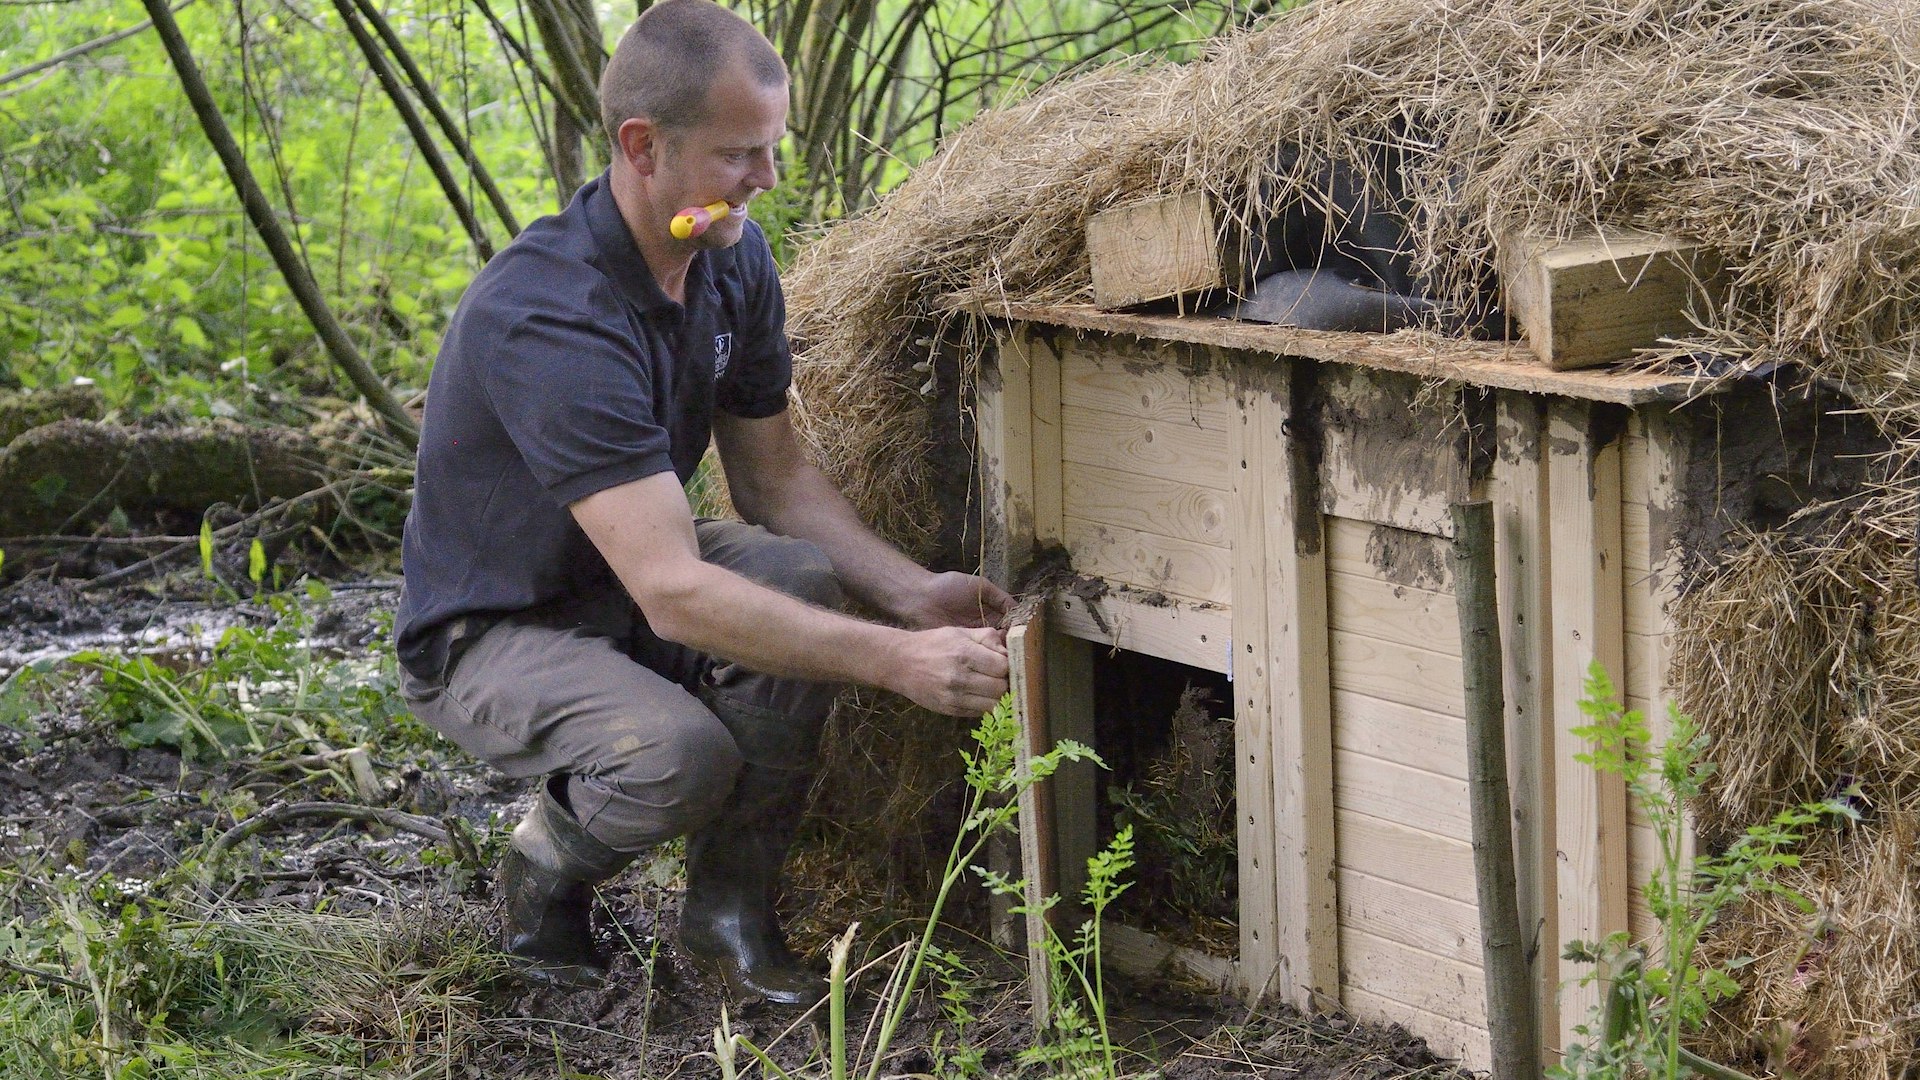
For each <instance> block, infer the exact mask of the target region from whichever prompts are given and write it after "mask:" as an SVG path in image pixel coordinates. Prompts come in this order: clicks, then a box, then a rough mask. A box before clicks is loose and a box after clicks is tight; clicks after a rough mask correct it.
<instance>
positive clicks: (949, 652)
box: [893, 626, 1008, 716]
mask: <svg viewBox="0 0 1920 1080" xmlns="http://www.w3.org/2000/svg"><path fill="white" fill-rule="evenodd" d="M899 663H900V667H899V671H898V677H897V678H896V679H895V681H894V684H893V689H894V690H896V691H898V692H900V693H902V694H904V695H906V696H907V697H909V698H911V699H912V700H913V702H914V704H916V705H919V706H921V707H922V708H926V709H931V710H933V711H934V712H937V713H944V714H946V715H948V716H979V715H980V714H981V713H984V712H986V711H987V710H988V709H991V708H993V707H994V706H995V705H997V704H999V702H1000V698H1001V696H1002V695H1004V694H1005V693H1006V692H1007V671H1008V669H1007V641H1006V635H1005V634H1004V633H1003V632H1001V631H999V630H994V629H989V628H986V627H957V626H945V627H938V628H935V629H932V630H920V631H917V632H915V633H911V634H908V635H907V636H906V646H905V648H904V649H903V650H902V653H901V655H900V657H899Z"/></svg>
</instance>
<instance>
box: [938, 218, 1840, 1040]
mask: <svg viewBox="0 0 1920 1080" xmlns="http://www.w3.org/2000/svg"><path fill="white" fill-rule="evenodd" d="M1096 258H1097V252H1096ZM1576 261H1579V260H1576ZM1593 261H1594V260H1593V259H1592V258H1588V259H1586V260H1584V262H1583V263H1582V266H1581V267H1578V268H1576V270H1579V271H1582V272H1585V271H1588V270H1590V269H1591V264H1592V262H1593ZM1095 268H1096V282H1098V280H1099V263H1098V262H1097V261H1096V264H1095ZM1553 272H1554V273H1558V272H1559V271H1558V270H1557V269H1556V270H1554V271H1553ZM1609 273H1613V271H1612V270H1611V269H1610V270H1609ZM1204 276H1205V275H1204V274H1203V275H1202V277H1203V278H1204ZM1187 277H1188V279H1190V278H1191V275H1187ZM1614 277H1615V278H1616V279H1617V281H1618V283H1619V284H1618V286H1617V287H1616V288H1614V289H1612V290H1605V289H1602V290H1599V292H1600V293H1601V294H1604V295H1602V297H1601V299H1600V300H1598V301H1594V303H1599V304H1602V305H1612V308H1613V309H1614V310H1617V311H1620V312H1626V313H1628V314H1629V315H1631V316H1633V317H1638V316H1637V312H1638V309H1640V308H1641V307H1643V306H1644V305H1641V304H1635V303H1622V302H1621V294H1624V293H1625V292H1626V291H1627V290H1629V289H1630V288H1631V287H1632V286H1633V285H1634V284H1635V282H1636V281H1637V280H1642V279H1644V277H1645V275H1638V274H1632V273H1617V274H1614ZM1542 280H1544V279H1542ZM1190 285H1191V280H1188V281H1187V282H1186V283H1185V284H1183V285H1181V286H1179V287H1177V288H1175V289H1173V290H1171V291H1175V292H1177V291H1179V290H1180V289H1181V288H1186V287H1189V286H1190ZM1139 291H1140V290H1135V293H1138V292H1139ZM1547 291H1548V292H1551V288H1550V287H1549V288H1548V289H1547ZM1589 291H1591V290H1589ZM1161 295H1167V293H1162V294H1161ZM1133 298H1138V296H1135V297H1133ZM1581 303H1582V304H1586V303H1587V302H1586V301H1582V302H1581ZM1563 306H1564V307H1565V308H1566V310H1565V311H1564V312H1562V313H1559V314H1556V315H1553V316H1543V317H1547V318H1560V317H1563V316H1564V317H1565V318H1573V317H1574V315H1573V312H1572V308H1573V307H1574V306H1575V305H1574V304H1573V303H1572V302H1571V301H1566V302H1564V305H1563ZM1583 310H1586V311H1587V312H1588V313H1589V315H1591V311H1592V310H1593V309H1592V308H1591V307H1590V306H1589V307H1585V308H1583ZM985 314H988V315H989V316H990V317H991V318H992V321H993V325H994V327H995V330H996V337H997V349H996V350H995V351H994V352H993V354H991V355H990V356H989V358H988V359H987V360H986V361H985V362H983V367H982V371H981V373H980V377H979V380H978V393H977V400H976V424H977V427H976V431H977V437H978V446H979V454H980V466H981V471H982V475H983V477H984V480H985V489H986V493H987V494H986V499H985V506H984V516H985V520H986V521H988V522H989V523H990V526H989V534H988V537H987V543H988V560H987V562H988V566H989V572H990V573H995V574H998V575H1000V576H1001V577H1002V578H1003V579H1006V580H1013V579H1014V578H1016V577H1018V576H1019V575H1020V573H1021V572H1022V570H1023V568H1024V567H1026V566H1028V565H1029V564H1030V563H1031V562H1032V561H1033V560H1034V558H1035V557H1036V554H1037V553H1041V552H1045V551H1047V550H1049V549H1055V548H1058V549H1064V551H1065V552H1066V554H1067V556H1068V559H1069V562H1070V566H1071V570H1072V572H1073V573H1074V574H1076V575H1078V576H1079V578H1080V579H1082V580H1083V581H1084V582H1085V583H1087V584H1088V585H1089V586H1090V587H1086V588H1077V589H1072V590H1063V591H1057V592H1055V593H1053V594H1052V596H1051V599H1050V600H1049V601H1048V603H1047V604H1046V605H1045V606H1044V608H1043V609H1042V610H1041V612H1040V614H1039V617H1038V618H1036V619H1035V620H1034V621H1033V622H1031V623H1028V624H1025V625H1024V626H1019V627H1016V629H1015V631H1014V632H1013V634H1012V635H1010V645H1011V646H1012V648H1013V651H1014V653H1015V660H1016V667H1015V682H1016V688H1015V692H1016V697H1017V698H1019V699H1020V700H1021V707H1022V709H1023V715H1024V717H1025V723H1026V724H1027V725H1028V732H1029V737H1030V739H1032V740H1033V743H1032V744H1033V745H1034V746H1035V747H1044V746H1045V745H1049V740H1051V739H1054V738H1061V737H1074V738H1079V739H1081V740H1082V741H1086V742H1093V741H1094V740H1093V738H1092V733H1093V727H1092V715H1091V710H1092V705H1093V703H1092V697H1093V689H1092V675H1091V672H1092V669H1093V664H1094V662H1095V659H1094V658H1095V655H1096V651H1098V650H1124V651H1128V652H1134V653H1142V654H1147V655H1150V656H1154V657H1159V658H1163V659H1167V660H1174V661H1178V662H1179V663H1182V664H1185V665H1189V666H1191V667H1194V668H1200V669H1205V670H1208V671H1213V672H1219V673H1223V674H1225V675H1226V676H1227V677H1228V678H1229V679H1230V680H1231V685H1232V692H1233V702H1232V713H1233V720H1234V751H1235V754H1234V758H1235V763H1236V766H1235V792H1236V804H1237V820H1238V825H1237V836H1238V861H1239V875H1238V880H1239V890H1240V895H1239V950H1238V955H1237V956H1234V957H1214V956H1208V955H1205V954H1203V953H1199V952H1196V951H1194V950H1192V949H1189V948H1181V947H1176V946H1174V945H1172V944H1170V943H1167V942H1163V941H1159V940H1157V939H1154V938H1152V937H1151V936H1149V935H1145V934H1141V933H1137V932H1128V931H1125V930H1124V928H1123V929H1122V930H1120V931H1115V932H1114V934H1113V935H1112V937H1113V940H1114V941H1115V942H1116V944H1117V946H1118V948H1117V949H1116V955H1115V956H1114V957H1113V960H1115V961H1118V962H1120V963H1122V964H1126V963H1128V962H1129V961H1131V962H1132V964H1133V966H1147V967H1152V966H1154V965H1172V966H1175V967H1183V968H1185V969H1187V974H1188V975H1189V976H1199V977H1202V978H1206V979H1209V980H1213V981H1217V982H1219V983H1221V984H1223V985H1225V986H1227V987H1229V988H1231V989H1233V990H1234V991H1236V992H1237V993H1239V994H1240V995H1243V996H1245V997H1246V998H1248V999H1253V998H1256V997H1265V998H1268V999H1275V998H1277V999H1281V1000H1285V1001H1288V1002H1291V1003H1293V1004H1296V1005H1298V1006H1300V1007H1302V1008H1307V1009H1314V1008H1324V1007H1326V1006H1328V1005H1330V1004H1334V1003H1337V1004H1338V1005H1339V1006H1341V1007H1344V1008H1345V1009H1346V1010H1347V1011H1348V1012H1350V1013H1351V1014H1352V1015H1354V1016H1356V1017H1358V1018H1361V1019H1365V1020H1375V1021H1394V1022H1399V1023H1401V1024H1403V1025H1405V1026H1406V1027H1408V1028H1409V1029H1411V1030H1412V1031H1414V1032H1415V1033H1417V1034H1420V1035H1422V1036H1425V1037H1426V1038H1427V1039H1428V1040H1429V1041H1430V1043H1431V1044H1432V1045H1433V1046H1434V1047H1435V1048H1436V1049H1437V1050H1439V1051H1441V1052H1442V1053H1445V1054H1448V1055H1450V1056H1457V1057H1458V1058H1460V1059H1461V1060H1462V1061H1463V1063H1464V1064H1466V1065H1467V1066H1468V1067H1471V1068H1481V1069H1484V1068H1486V1067H1488V1065H1489V1037H1488V1030H1487V1020H1486V1006H1485V1000H1486V998H1485V993H1484V983H1483V972H1482V949H1481V929H1480V924H1479V921H1478V910H1477V907H1476V890H1475V866H1474V852H1473V848H1472V844H1471V833H1470V829H1469V809H1468V795H1467V779H1466V778H1467V771H1466V769H1467V745H1466V735H1465V724H1464V720H1463V716H1464V715H1465V713H1464V707H1465V706H1464V700H1463V693H1462V682H1463V680H1462V667H1461V634H1460V629H1459V621H1458V615H1457V612H1456V607H1455V598H1454V595H1453V588H1454V585H1453V580H1452V570H1451V561H1450V559H1449V558H1448V549H1449V540H1450V537H1451V533H1452V524H1451V520H1450V517H1449V508H1450V506H1451V505H1452V504H1454V503H1456V502H1460V501H1464V500H1468V499H1486V500H1490V501H1491V502H1492V504H1493V506H1494V510H1495V523H1496V524H1495V527H1496V538H1495V552H1496V562H1497V572H1498V583H1499V593H1498V596H1499V621H1500V629H1501V634H1502V638H1503V640H1504V647H1505V655H1506V660H1505V668H1504V672H1503V676H1504V683H1505V691H1506V735H1507V748H1508V760H1509V770H1510V776H1511V789H1512V802H1513V809H1514V813H1513V832H1514V838H1515V845H1516V846H1515V850H1516V853H1517V863H1518V866H1517V874H1518V894H1519V908H1520V914H1521V924H1522V926H1523V927H1525V928H1529V929H1530V930H1532V931H1535V933H1533V934H1531V935H1530V936H1532V937H1533V939H1534V940H1533V942H1532V944H1533V948H1534V949H1535V955H1534V960H1533V972H1534V975H1533V983H1534V986H1533V993H1534V997H1535V1001H1536V1002H1537V1008H1538V1009H1539V1010H1540V1014H1539V1015H1540V1029H1541V1031H1542V1038H1543V1043H1544V1044H1545V1049H1546V1050H1548V1051H1549V1052H1551V1051H1553V1050H1555V1049H1557V1048H1558V1047H1559V1046H1561V1045H1564V1041H1563V1040H1565V1039H1566V1038H1567V1037H1568V1035H1569V1033H1570V1031H1571V1028H1572V1026H1573V1025H1574V1024H1576V1023H1580V1022H1582V1021H1583V1020H1584V1019H1585V1018H1586V1014H1587V1012H1588V1009H1589V1008H1590V1007H1591V1006H1592V1005H1593V1004H1594V1002H1595V1001H1596V1000H1597V995H1598V990H1597V989H1596V988H1593V987H1585V988H1583V987H1581V986H1579V985H1578V984H1577V982H1576V980H1577V978H1578V976H1580V975H1581V974H1583V973H1584V967H1583V965H1576V964H1572V963H1570V962H1567V961H1562V960H1560V959H1559V954H1560V950H1561V946H1562V944H1563V943H1564V942H1566V941H1568V940H1570V939H1574V938H1584V939H1589V940H1594V939H1599V938H1602V937H1604V936H1605V935H1607V934H1608V933H1610V932H1614V931H1627V932H1629V933H1631V934H1632V935H1633V936H1634V937H1636V938H1641V937H1645V936H1647V935H1649V934H1650V933H1651V931H1652V930H1653V922H1652V918H1651V915H1650V914H1649V912H1648V910H1647V907H1646V905H1645V903H1644V902H1643V900H1642V898H1641V895H1640V886H1641V885H1642V884H1643V883H1644V882H1645V881H1646V879H1647V875H1648V873H1649V871H1650V870H1651V869H1652V868H1653V866H1654V865H1655V864H1656V862H1657V860H1658V858H1659V849H1658V844H1657V841H1656V839H1655V837H1654V835H1653V834H1652V832H1651V830H1650V829H1649V828H1647V827H1646V825H1645V823H1644V822H1643V821H1641V820H1639V818H1638V817H1637V816H1636V814H1635V813H1633V812H1630V810H1629V807H1628V802H1627V799H1626V793H1625V791H1624V788H1623V786H1622V785H1621V783H1620V782H1619V781H1618V779H1617V778H1608V777H1604V776H1600V775H1598V774H1596V773H1595V771H1594V770H1593V769H1591V768H1589V767H1587V766H1585V765H1579V764H1576V763H1575V762H1574V755H1575V754H1576V753H1578V752H1580V751H1581V750H1582V749H1583V745H1582V743H1581V741H1580V740H1578V739H1577V738H1575V737H1574V736H1573V735H1572V734H1570V729H1572V728H1574V727H1576V726H1579V725H1580V724H1582V723H1583V722H1584V720H1583V718H1582V716H1581V713H1580V711H1579V709H1578V702H1579V701H1580V699H1581V696H1582V687H1583V680H1584V678H1585V676H1586V673H1587V671H1588V667H1589V665H1590V664H1591V663H1593V662H1595V661H1598V662H1599V663H1600V664H1601V665H1602V666H1603V667H1604V668H1605V669H1606V670H1607V671H1608V672H1609V673H1610V674H1611V677H1612V679H1613V681H1614V682H1615V684H1616V685H1617V687H1618V688H1619V690H1620V692H1621V693H1622V695H1623V696H1624V699H1625V701H1626V704H1627V705H1628V706H1629V707H1631V708H1636V709H1640V710H1643V711H1644V712H1645V713H1646V715H1647V716H1649V717H1653V718H1656V723H1657V718H1659V717H1661V716H1663V715H1664V713H1665V709H1666V703H1667V700H1668V697H1669V687H1668V686H1667V685H1666V683H1665V681H1664V673H1665V672H1666V671H1667V669H1668V663H1667V655H1668V649H1669V646H1670V641H1671V633H1672V631H1671V626H1670V623H1669V618H1668V604H1669V602H1670V600H1671V599H1672V598H1673V597H1674V595H1675V590H1676V588H1677V586H1678V578H1677V569H1678V566H1679V564H1680V563H1679V561H1680V559H1681V558H1682V557H1683V555H1684V553H1685V550H1686V546H1687V545H1688V544H1689V543H1692V542H1694V541H1693V540H1692V539H1691V538H1690V535H1689V533H1688V525H1687V522H1689V521H1695V522H1698V521H1704V520H1707V519H1709V518H1717V519H1720V520H1722V521H1723V522H1724V521H1732V522H1735V523H1738V522H1739V521H1740V519H1741V517H1742V515H1743V514H1745V513H1746V511H1745V510H1744V509H1743V508H1742V507H1740V506H1735V505H1733V501H1732V500H1728V501H1727V502H1726V503H1725V504H1724V505H1723V504H1722V500H1721V497H1720V495H1719V494H1718V492H1719V488H1718V487H1717V486H1716V483H1717V482H1716V481H1714V480H1713V477H1714V476H1715V475H1716V474H1717V471H1718V470H1719V469H1721V468H1722V465H1721V464H1720V463H1719V461H1718V457H1719V454H1720V449H1719V445H1718V440H1719V439H1721V438H1722V437H1723V436H1722V435H1721V434H1720V433H1721V432H1723V431H1724V430H1725V428H1726V427H1727V426H1728V425H1729V424H1731V423H1732V422H1733V421H1729V420H1728V419H1727V417H1726V416H1725V415H1722V414H1721V413H1720V412H1717V411H1716V410H1720V409H1722V408H1732V407H1733V406H1730V405H1727V406H1723V405H1718V404H1714V401H1715V399H1714V398H1712V397H1706V398H1702V397H1701V395H1702V394H1703V393H1704V392H1705V391H1706V390H1707V384H1706V381H1705V380H1699V379H1694V378H1688V377H1669V376H1663V375H1656V374H1649V373H1644V372H1631V371H1622V370H1614V369H1610V368H1591V367H1590V368H1580V369H1575V370H1555V369H1554V368H1553V366H1551V364H1549V363H1547V362H1543V361H1542V360H1541V359H1540V358H1539V357H1537V356H1535V355H1534V354H1533V353H1531V352H1529V351H1528V347H1527V345H1525V344H1524V343H1520V342H1515V343H1484V342H1470V341H1462V340H1449V339H1440V338H1435V337H1422V336H1417V335H1408V334H1402V335H1395V336H1379V335H1368V334H1347V333H1332V332H1312V331H1304V330H1297V329H1290V328H1284V327H1277V326H1265V325H1255V324H1248V323H1239V322H1234V321H1229V320H1224V319H1215V318H1209V317H1203V316H1194V315H1184V316H1183V315H1177V314H1163V315H1142V314H1129V313H1115V312H1110V311H1104V310H1101V309H1099V308H1097V307H1092V306H1054V307H1044V306H1031V305H1012V306H1007V307H1003V308H998V309H996V310H994V311H992V312H988V313H985ZM1616 321H1617V320H1616ZM1595 332H1596V333H1598V332H1600V331H1595ZM1540 336H1544V335H1540ZM1648 344H1651V342H1650V341H1649V342H1648ZM1582 362H1583V363H1591V362H1592V361H1591V359H1590V358H1589V359H1587V360H1583V361H1582ZM1731 396H1737V395H1731ZM1748 397H1749V398H1754V395H1748ZM1757 400H1758V402H1759V404H1757V405H1755V406H1754V407H1755V409H1756V410H1764V409H1766V408H1768V406H1767V404H1766V398H1765V396H1764V395H1761V396H1759V397H1758V398H1757ZM1776 407H1778V408H1787V409H1792V408H1799V409H1802V410H1811V409H1812V408H1813V405H1812V404H1811V403H1806V402H1803V403H1801V404H1800V405H1797V406H1796V405H1779V406H1776ZM1762 416H1764V420H1763V419H1762ZM1751 419H1752V420H1753V421H1754V422H1756V423H1758V424H1759V426H1760V427H1761V428H1762V429H1764V432H1765V433H1767V434H1766V437H1767V438H1770V439H1773V440H1774V441H1776V442H1783V443H1785V442H1791V441H1793V439H1795V438H1796V437H1797V436H1795V435H1794V434H1793V432H1794V431H1797V430H1800V429H1799V428H1796V427H1795V426H1794V425H1791V424H1786V423H1781V422H1777V421H1776V418H1775V416H1774V415H1773V414H1771V413H1763V412H1759V411H1756V412H1755V414H1754V416H1753V417H1752V418H1751ZM1782 450H1783V452H1786V453H1789V454H1801V455H1804V454H1806V453H1810V452H1811V449H1810V448H1809V447H1804V446H1802V447H1792V446H1783V448H1782ZM1696 464H1698V465H1701V466H1702V467H1701V468H1698V469H1694V470H1693V471H1692V472H1691V473H1690V471H1689V470H1690V468H1692V466H1693V465H1696ZM1743 467H1744V466H1743ZM1703 478H1704V479H1703ZM1703 503H1711V504H1712V505H1703ZM1096 749H1097V746H1096ZM1091 785H1092V780H1091V777H1090V774H1088V773H1066V772H1063V774H1062V775H1061V776H1059V777H1056V778H1055V779H1054V780H1053V781H1050V782H1049V783H1048V784H1047V785H1043V786H1042V788H1041V789H1039V791H1038V793H1037V797H1036V798H1034V799H1032V800H1030V803H1031V805H1030V806H1029V807H1027V808H1025V809H1026V811H1027V813H1026V820H1025V824H1026V826H1027V828H1026V829H1025V830H1024V834H1025V835H1024V837H1023V844H1024V845H1025V856H1026V859H1027V861H1028V862H1029V867H1028V872H1029V877H1030V878H1031V879H1032V880H1034V881H1035V882H1036V883H1037V884H1038V885H1039V886H1040V887H1042V888H1043V889H1044V888H1052V889H1056V890H1059V891H1062V892H1064V893H1066V894H1068V895H1071V894H1072V892H1073V890H1074V889H1075V888H1076V887H1077V886H1076V883H1075V878H1076V875H1075V873H1074V869H1075V867H1076V866H1078V865H1080V864H1082V863H1083V862H1084V858H1085V856H1086V855H1087V854H1089V853H1090V852H1091V851H1092V850H1093V848H1094V846H1095V843H1096V837H1095V836H1094V826H1093V821H1094V809H1093V805H1092V804H1093V788H1092V786H1091ZM1037 992H1040V993H1044V989H1043V988H1040V989H1038V990H1037Z"/></svg>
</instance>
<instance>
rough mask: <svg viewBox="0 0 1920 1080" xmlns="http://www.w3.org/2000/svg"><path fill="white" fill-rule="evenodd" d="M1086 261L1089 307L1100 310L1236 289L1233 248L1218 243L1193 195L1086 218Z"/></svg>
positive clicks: (1204, 201) (1207, 204) (1203, 200)
mask: <svg viewBox="0 0 1920 1080" xmlns="http://www.w3.org/2000/svg"><path fill="white" fill-rule="evenodd" d="M1087 259H1088V261H1089V262H1090V263H1091V267H1092V270H1093V302H1094V305H1095V306H1096V307H1100V308H1104V309H1107V310H1115V309H1119V308H1128V307H1132V306H1134V305H1136V304H1144V303H1149V302H1151V301H1154V300H1169V299H1171V300H1179V301H1183V302H1184V301H1191V300H1195V299H1197V298H1198V297H1199V296H1200V295H1201V294H1203V293H1207V292H1213V291H1217V290H1219V289H1224V288H1233V287H1236V286H1237V285H1239V283H1240V282H1239V274H1240V268H1239V252H1238V245H1237V244H1225V243H1222V236H1221V231H1220V223H1219V219H1218V218H1217V217H1216V215H1215V214H1214V211H1213V202H1212V200H1210V199H1209V198H1207V196H1206V195H1205V194H1203V193H1201V192H1197V191H1196V192H1188V193H1186V194H1183V195H1163V196H1158V197H1156V198H1151V199H1144V200H1142V201H1140V202H1134V203H1128V204H1127V205H1125V206H1116V207H1114V208H1113V209H1111V210H1103V211H1101V212H1100V213H1098V214H1095V215H1093V217H1091V218H1089V219H1088V220H1087Z"/></svg>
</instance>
